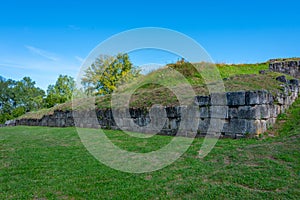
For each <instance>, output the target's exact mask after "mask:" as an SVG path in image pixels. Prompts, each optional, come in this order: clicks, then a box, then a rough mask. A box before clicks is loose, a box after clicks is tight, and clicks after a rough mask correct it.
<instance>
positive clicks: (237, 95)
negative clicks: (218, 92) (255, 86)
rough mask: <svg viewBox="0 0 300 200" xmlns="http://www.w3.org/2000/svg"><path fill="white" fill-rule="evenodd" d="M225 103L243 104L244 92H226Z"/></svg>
mask: <svg viewBox="0 0 300 200" xmlns="http://www.w3.org/2000/svg"><path fill="white" fill-rule="evenodd" d="M226 97H227V105H228V106H243V105H245V92H244V91H241V92H227V93H226Z"/></svg>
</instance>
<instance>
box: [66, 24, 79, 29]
mask: <svg viewBox="0 0 300 200" xmlns="http://www.w3.org/2000/svg"><path fill="white" fill-rule="evenodd" d="M68 28H69V29H72V30H75V31H77V30H80V27H78V26H75V25H73V24H70V25H68Z"/></svg>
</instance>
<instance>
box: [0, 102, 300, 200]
mask: <svg viewBox="0 0 300 200" xmlns="http://www.w3.org/2000/svg"><path fill="white" fill-rule="evenodd" d="M299 113H300V100H298V101H297V102H296V103H295V104H294V105H293V107H292V109H290V110H289V112H288V114H287V115H285V116H282V117H281V121H279V123H278V124H277V125H276V126H275V127H274V128H273V129H271V130H269V134H276V133H280V134H279V135H278V136H276V137H265V138H262V139H241V140H231V139H222V140H219V141H218V143H217V145H216V147H215V148H214V149H213V150H212V151H211V153H210V154H208V156H207V157H205V158H204V159H200V158H198V156H197V151H198V150H199V149H200V146H201V144H202V142H203V139H202V138H196V139H195V140H194V143H193V145H192V146H191V147H190V148H189V150H188V151H187V152H186V153H185V154H184V155H183V156H182V157H181V158H180V159H178V160H177V161H176V162H175V163H173V164H172V165H170V166H168V167H166V168H163V169H161V170H159V171H155V172H151V173H144V174H130V173H124V172H120V171H116V170H114V169H111V168H109V167H107V166H105V165H103V164H101V163H99V162H98V161H97V160H96V159H94V157H92V156H91V155H90V154H89V153H88V151H87V150H86V149H85V148H84V146H83V145H82V143H81V142H80V139H79V136H78V135H77V133H76V131H75V129H74V128H48V127H22V126H19V127H8V128H1V129H0V183H1V184H0V199H156V198H162V199H299V198H300V188H299V184H300V151H299V150H300V146H299V144H300V134H299V133H300V115H299ZM106 134H107V135H109V137H110V138H111V140H112V141H114V142H115V143H116V144H117V145H119V146H121V147H122V148H124V149H130V150H131V151H135V152H145V151H149V150H151V149H157V148H159V147H160V146H162V145H165V144H166V143H168V142H169V140H170V137H167V136H155V137H152V138H150V139H142V138H138V139H137V138H135V139H128V137H125V136H124V134H122V133H121V132H119V131H106Z"/></svg>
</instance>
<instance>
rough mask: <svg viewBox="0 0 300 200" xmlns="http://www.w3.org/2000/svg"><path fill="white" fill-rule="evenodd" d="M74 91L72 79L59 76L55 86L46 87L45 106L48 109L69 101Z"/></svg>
mask: <svg viewBox="0 0 300 200" xmlns="http://www.w3.org/2000/svg"><path fill="white" fill-rule="evenodd" d="M74 91H75V81H74V78H72V77H71V76H67V75H59V77H58V79H57V81H56V83H55V85H49V86H48V89H47V97H46V99H45V102H46V106H47V107H48V108H50V107H53V106H55V105H56V104H60V103H64V102H66V101H69V100H71V99H72V94H73V92H74Z"/></svg>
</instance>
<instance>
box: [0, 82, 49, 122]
mask: <svg viewBox="0 0 300 200" xmlns="http://www.w3.org/2000/svg"><path fill="white" fill-rule="evenodd" d="M44 95H45V92H44V91H43V90H42V89H40V88H38V87H36V86H35V82H34V81H33V80H31V79H30V78H29V77H24V78H23V79H22V80H21V81H14V80H11V79H8V80H6V79H4V78H3V77H0V123H4V122H5V121H6V120H9V119H12V118H16V117H18V116H20V115H23V114H24V113H25V112H28V111H32V110H39V109H41V108H42V107H43V97H44Z"/></svg>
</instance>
